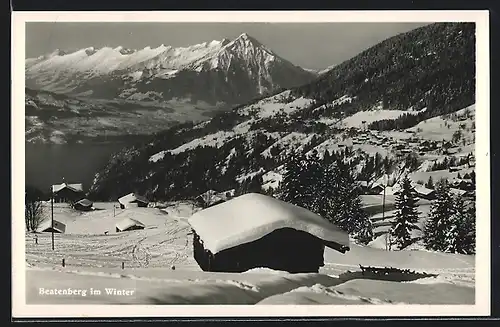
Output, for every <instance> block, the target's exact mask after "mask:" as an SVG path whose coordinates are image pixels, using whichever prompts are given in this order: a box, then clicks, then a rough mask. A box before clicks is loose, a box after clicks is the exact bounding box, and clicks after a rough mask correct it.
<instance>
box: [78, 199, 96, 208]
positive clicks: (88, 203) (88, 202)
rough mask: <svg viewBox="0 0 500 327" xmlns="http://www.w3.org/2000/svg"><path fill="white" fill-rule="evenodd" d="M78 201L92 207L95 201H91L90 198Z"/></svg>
mask: <svg viewBox="0 0 500 327" xmlns="http://www.w3.org/2000/svg"><path fill="white" fill-rule="evenodd" d="M77 203H78V204H80V205H82V206H84V207H90V206H91V205H92V204H93V202H92V201H90V200H89V199H81V200H80V201H78V202H77Z"/></svg>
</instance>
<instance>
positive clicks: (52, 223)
mask: <svg viewBox="0 0 500 327" xmlns="http://www.w3.org/2000/svg"><path fill="white" fill-rule="evenodd" d="M50 212H51V217H52V218H51V220H52V221H51V227H52V228H51V229H50V230H51V233H52V251H53V250H54V187H53V186H50Z"/></svg>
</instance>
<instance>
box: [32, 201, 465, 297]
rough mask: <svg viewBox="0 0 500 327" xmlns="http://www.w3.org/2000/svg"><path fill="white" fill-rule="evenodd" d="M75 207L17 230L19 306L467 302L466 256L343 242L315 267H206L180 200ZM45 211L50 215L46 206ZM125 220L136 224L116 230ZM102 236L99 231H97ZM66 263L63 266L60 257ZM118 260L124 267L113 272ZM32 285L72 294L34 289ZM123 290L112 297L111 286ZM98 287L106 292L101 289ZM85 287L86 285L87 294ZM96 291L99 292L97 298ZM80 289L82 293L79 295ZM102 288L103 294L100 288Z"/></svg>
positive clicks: (118, 266) (62, 207) (186, 209)
mask: <svg viewBox="0 0 500 327" xmlns="http://www.w3.org/2000/svg"><path fill="white" fill-rule="evenodd" d="M95 207H96V208H98V210H95V211H91V212H85V213H77V212H74V211H72V210H71V209H69V208H68V207H66V205H65V204H56V205H55V208H54V219H56V220H58V221H60V222H63V223H64V224H66V233H65V234H55V250H54V251H52V249H51V235H50V233H41V234H38V244H35V241H34V235H33V234H31V233H28V234H26V242H25V245H26V300H27V304H35V303H38V304H69V303H75V304H118V303H128V304H389V303H400V304H474V301H475V268H474V267H475V257H474V256H464V255H453V254H442V253H433V252H427V251H397V252H396V251H385V250H383V249H377V248H374V247H368V246H367V247H364V246H358V245H355V244H352V246H351V250H350V251H349V252H347V253H346V254H341V253H339V252H336V251H334V250H330V249H326V250H325V255H324V257H325V266H324V267H322V268H321V269H320V273H319V274H317V273H311V274H288V273H286V272H277V271H272V270H269V269H255V270H252V271H249V272H245V273H241V274H236V273H211V272H210V273H209V272H203V271H201V269H200V268H199V267H198V265H197V264H196V262H195V261H194V259H193V256H192V240H191V234H190V231H191V229H190V227H189V225H188V223H187V219H188V218H189V217H190V216H191V215H192V214H193V213H194V212H195V211H196V210H197V209H196V208H195V207H194V206H193V205H191V204H188V203H174V204H172V205H170V206H167V207H166V208H163V209H159V208H133V209H124V210H122V209H113V204H112V203H96V204H95ZM47 212H48V213H49V216H50V211H47ZM126 217H128V218H134V219H137V220H139V221H141V222H142V223H143V224H144V225H145V226H146V227H145V229H143V230H135V231H129V232H121V233H116V232H115V230H114V225H115V224H116V223H117V222H118V221H120V220H121V219H123V218H126ZM106 231H107V232H108V233H107V235H105V232H106ZM63 258H64V259H65V267H62V259H63ZM122 264H123V265H124V266H123V268H124V269H122ZM360 264H361V265H365V266H366V265H371V266H382V267H384V266H387V267H397V268H405V269H406V268H411V269H412V270H415V271H417V272H421V273H426V274H434V276H432V277H425V278H420V279H416V280H410V281H404V282H401V281H390V280H375V279H367V278H366V277H364V276H362V275H361V273H360V269H359V265H360ZM40 288H43V289H45V291H46V292H48V293H50V292H51V290H54V289H58V290H64V289H68V288H71V289H72V290H80V293H79V294H76V295H62V294H61V295H51V294H46V295H41V294H40V293H41V291H40ZM113 288H114V289H116V290H127V291H128V294H125V293H126V292H125V293H123V294H121V295H118V294H113V291H112V290H111V289H113ZM106 289H107V290H106ZM91 290H92V291H91ZM96 290H97V291H100V294H98V293H97V292H96ZM84 292H85V295H83V294H84ZM107 292H109V293H110V294H107Z"/></svg>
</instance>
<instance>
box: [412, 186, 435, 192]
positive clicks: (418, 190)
mask: <svg viewBox="0 0 500 327" xmlns="http://www.w3.org/2000/svg"><path fill="white" fill-rule="evenodd" d="M413 188H414V189H415V191H416V192H417V193H418V194H423V195H429V194H431V193H432V192H434V190H432V189H430V188H427V187H425V186H422V185H419V184H416V185H415V186H413Z"/></svg>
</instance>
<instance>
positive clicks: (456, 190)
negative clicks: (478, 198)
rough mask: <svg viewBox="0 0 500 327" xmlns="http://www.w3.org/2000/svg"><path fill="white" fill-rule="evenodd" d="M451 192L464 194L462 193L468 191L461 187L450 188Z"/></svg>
mask: <svg viewBox="0 0 500 327" xmlns="http://www.w3.org/2000/svg"><path fill="white" fill-rule="evenodd" d="M450 192H451V193H452V194H455V195H459V196H462V195H464V194H465V193H467V191H464V190H460V189H457V188H450Z"/></svg>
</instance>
